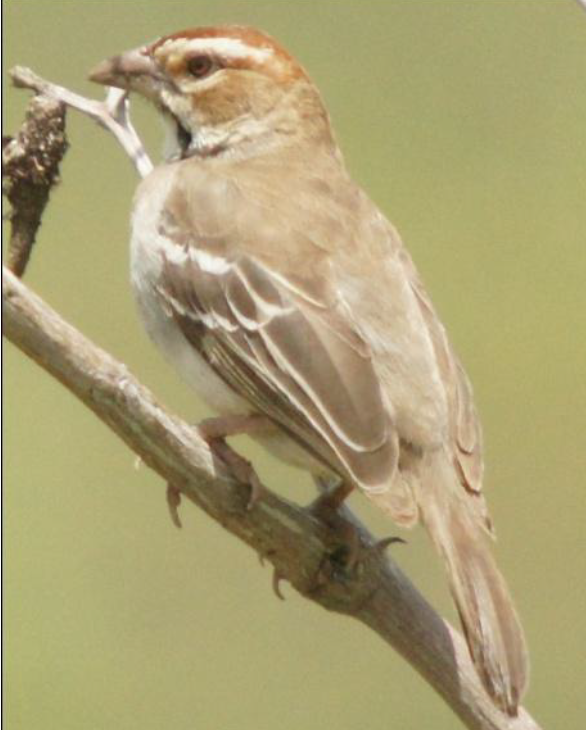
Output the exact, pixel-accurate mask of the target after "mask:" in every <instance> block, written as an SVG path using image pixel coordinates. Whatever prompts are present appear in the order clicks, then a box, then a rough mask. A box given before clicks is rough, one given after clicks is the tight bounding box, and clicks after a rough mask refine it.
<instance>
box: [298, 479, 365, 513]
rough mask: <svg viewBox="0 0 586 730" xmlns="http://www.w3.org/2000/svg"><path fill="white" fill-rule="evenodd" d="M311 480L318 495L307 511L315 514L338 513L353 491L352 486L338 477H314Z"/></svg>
mask: <svg viewBox="0 0 586 730" xmlns="http://www.w3.org/2000/svg"><path fill="white" fill-rule="evenodd" d="M313 480H314V482H315V484H316V486H317V488H318V491H319V492H320V494H319V496H318V497H316V499H314V501H313V502H312V503H311V504H310V505H309V509H310V510H311V511H312V512H314V513H316V514H318V513H319V512H320V511H322V512H338V511H339V510H340V508H341V507H342V505H343V504H344V501H345V500H346V498H347V497H348V496H349V495H350V493H351V492H352V490H353V489H354V487H353V485H352V484H350V483H349V482H346V481H344V480H343V479H342V478H341V477H338V476H335V477H325V476H314V477H313Z"/></svg>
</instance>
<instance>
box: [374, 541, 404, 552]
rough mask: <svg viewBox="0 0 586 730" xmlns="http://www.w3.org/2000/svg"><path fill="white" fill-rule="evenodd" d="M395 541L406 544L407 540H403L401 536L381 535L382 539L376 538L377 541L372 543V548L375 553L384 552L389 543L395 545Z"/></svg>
mask: <svg viewBox="0 0 586 730" xmlns="http://www.w3.org/2000/svg"><path fill="white" fill-rule="evenodd" d="M396 543H400V544H402V545H406V544H407V540H403V538H402V537H383V539H382V540H377V542H375V543H374V545H373V546H372V549H373V550H375V551H376V552H377V553H381V555H382V553H384V552H385V551H386V549H387V548H388V547H390V546H391V545H395V544H396Z"/></svg>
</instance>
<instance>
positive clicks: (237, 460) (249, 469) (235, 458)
mask: <svg viewBox="0 0 586 730" xmlns="http://www.w3.org/2000/svg"><path fill="white" fill-rule="evenodd" d="M272 428H274V426H273V425H272V423H271V422H270V421H269V419H268V418H265V417H264V416H260V415H231V416H218V417H217V418H206V419H205V420H204V421H202V422H201V423H200V424H199V426H198V431H199V432H200V434H201V436H202V438H203V439H205V440H206V441H207V442H208V443H209V444H210V445H211V446H213V449H214V452H215V453H216V454H217V455H218V456H219V457H220V458H221V459H222V461H223V462H224V463H225V464H227V466H228V467H229V468H230V470H231V471H232V473H233V474H234V476H235V477H236V479H237V480H238V481H240V482H244V483H245V484H248V485H249V486H250V497H249V498H248V502H247V505H246V509H248V510H251V509H252V508H253V507H254V505H255V504H256V503H257V502H258V500H259V499H260V497H261V496H262V494H263V492H264V490H265V488H264V486H263V484H262V482H261V481H260V479H259V478H258V475H257V473H256V472H255V470H254V467H253V466H252V464H251V463H250V461H248V460H247V459H245V458H244V457H243V456H240V454H237V453H236V452H235V451H234V449H232V447H231V446H229V445H228V444H227V443H226V438H227V437H228V436H239V435H241V434H249V435H250V434H255V433H262V432H263V431H267V430H270V429H272Z"/></svg>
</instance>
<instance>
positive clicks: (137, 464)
mask: <svg viewBox="0 0 586 730" xmlns="http://www.w3.org/2000/svg"><path fill="white" fill-rule="evenodd" d="M141 466H142V459H141V458H140V456H137V457H136V459H135V460H134V464H133V467H134V469H135V470H136V471H138V470H139V469H140V467H141Z"/></svg>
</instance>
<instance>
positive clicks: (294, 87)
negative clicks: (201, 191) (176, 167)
mask: <svg viewBox="0 0 586 730" xmlns="http://www.w3.org/2000/svg"><path fill="white" fill-rule="evenodd" d="M90 79H91V80H92V81H95V82H97V83H101V84H105V85H107V86H117V87H120V88H123V89H128V90H129V91H134V92H137V93H139V94H141V95H143V96H144V97H146V98H148V99H149V100H151V101H152V102H154V104H155V105H156V106H157V107H158V109H159V110H160V111H161V112H162V113H163V115H164V117H165V118H166V119H167V120H168V121H169V122H170V124H171V132H172V137H173V143H174V144H173V147H174V148H173V149H171V150H170V151H169V154H168V155H167V157H170V158H173V157H187V156H190V155H201V156H216V155H226V154H231V155H238V156H249V155H252V154H257V153H259V152H262V151H263V150H264V149H267V148H271V147H274V146H275V145H277V144H288V145H294V144H303V143H304V142H305V141H307V140H312V141H315V142H319V143H321V144H324V143H325V144H330V145H331V144H333V141H332V136H331V132H330V126H329V120H328V116H327V113H326V111H325V108H324V105H323V103H322V100H321V97H320V95H319V92H318V91H317V89H316V87H315V86H314V85H313V83H312V82H311V80H310V79H309V77H308V76H307V74H306V72H305V71H304V69H303V68H302V66H301V65H300V64H299V63H298V62H297V61H296V60H295V58H293V56H291V55H290V54H289V53H288V52H287V51H286V50H285V49H284V48H283V47H282V46H281V45H279V44H278V43H277V42H276V41H275V40H274V39H272V38H271V37H270V36H268V35H266V34H265V33H262V32H261V31H258V30H255V29H253V28H247V27H242V26H225V27H213V28H194V29H190V30H185V31H180V32H179V33H173V34H172V35H168V36H165V37H163V38H160V39H158V40H156V41H154V42H153V43H150V44H147V45H145V46H142V47H140V48H137V49H133V50H131V51H127V52H125V53H122V54H121V55H119V56H114V57H113V58H109V59H107V60H106V61H103V62H102V63H100V64H99V65H98V66H97V67H96V68H94V69H93V71H92V72H91V73H90Z"/></svg>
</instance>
